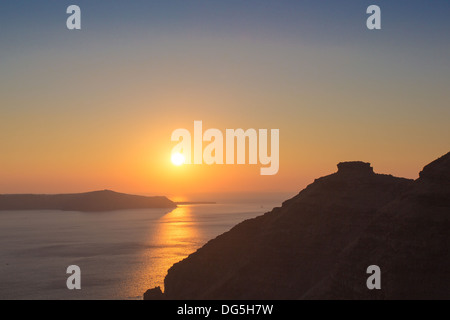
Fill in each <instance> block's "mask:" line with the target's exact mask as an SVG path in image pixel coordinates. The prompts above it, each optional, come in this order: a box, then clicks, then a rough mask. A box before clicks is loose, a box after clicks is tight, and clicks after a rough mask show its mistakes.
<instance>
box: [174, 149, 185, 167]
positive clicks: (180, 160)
mask: <svg viewBox="0 0 450 320" xmlns="http://www.w3.org/2000/svg"><path fill="white" fill-rule="evenodd" d="M171 160H172V163H173V164H174V165H176V166H181V165H182V164H184V162H185V160H186V159H185V158H184V156H183V155H182V154H181V153H179V152H175V153H174V154H172V158H171Z"/></svg>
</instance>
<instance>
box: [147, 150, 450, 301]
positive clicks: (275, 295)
mask: <svg viewBox="0 0 450 320" xmlns="http://www.w3.org/2000/svg"><path fill="white" fill-rule="evenodd" d="M370 265H377V266H379V267H380V269H381V290H369V289H368V288H367V286H366V281H367V278H368V276H369V275H368V274H367V272H366V270H367V267H368V266H370ZM449 270H450V153H448V154H446V155H445V156H443V157H441V158H439V159H437V160H435V161H433V162H432V163H430V164H429V165H427V166H425V167H424V169H423V170H422V171H421V172H420V176H419V178H418V179H417V180H409V179H403V178H396V177H393V176H391V175H382V174H376V173H374V172H373V169H372V167H371V166H370V164H369V163H364V162H358V161H357V162H344V163H340V164H338V171H337V172H336V173H334V174H331V175H328V176H325V177H322V178H319V179H316V180H315V181H314V183H312V184H310V185H309V186H308V187H306V188H305V189H304V190H302V191H301V192H300V193H299V194H298V195H297V196H295V197H293V198H292V199H290V200H287V201H285V202H284V203H283V204H282V207H279V208H274V209H273V210H272V211H270V212H268V213H266V214H264V215H262V216H259V217H256V218H254V219H250V220H246V221H244V222H242V223H240V224H238V225H236V226H235V227H234V228H232V229H231V230H230V231H228V232H226V233H224V234H222V235H220V236H218V237H217V238H215V239H213V240H211V241H209V242H208V243H207V244H205V245H204V246H203V247H202V248H200V249H198V250H197V251H196V252H195V253H193V254H191V255H190V256H189V257H187V258H186V259H184V260H182V261H180V262H178V263H176V264H174V265H173V266H172V267H171V268H170V269H169V271H168V274H167V276H166V278H165V280H164V286H165V292H164V293H163V292H162V291H161V289H160V287H156V288H154V289H150V290H148V291H147V292H146V293H145V294H144V299H152V300H158V299H175V300H192V299H233V300H234V299H250V300H251V299H448V298H449V297H450V286H449V284H450V272H449Z"/></svg>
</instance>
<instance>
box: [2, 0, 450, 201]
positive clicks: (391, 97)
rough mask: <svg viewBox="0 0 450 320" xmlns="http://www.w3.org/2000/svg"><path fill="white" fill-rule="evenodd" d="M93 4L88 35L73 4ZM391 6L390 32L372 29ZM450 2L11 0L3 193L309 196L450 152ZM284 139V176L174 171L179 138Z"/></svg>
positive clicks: (232, 169)
mask: <svg viewBox="0 0 450 320" xmlns="http://www.w3.org/2000/svg"><path fill="white" fill-rule="evenodd" d="M72 4H76V5H79V6H80V8H81V17H82V18H81V21H82V22H81V26H82V28H81V30H74V31H70V30H68V29H67V28H66V19H67V17H68V15H67V14H66V8H67V7H68V6H69V5H72ZM371 4H377V5H379V6H380V8H381V19H382V29H381V30H373V31H370V30H368V29H367V28H366V19H367V17H368V15H367V14H366V8H367V7H368V6H369V5H371ZM449 13H450V3H449V2H448V1H443V0H442V1H440V0H436V1H433V2H432V4H430V1H411V0H408V1H406V0H404V1H400V0H398V1H362V0H352V1H349V0H343V1H300V0H296V1H285V0H280V1H273V0H272V1H268V0H246V1H242V0H240V1H237V0H227V1H222V0H221V1H206V0H203V1H198V0H183V1H181V0H180V1H175V0H167V1H115V0H114V1H102V0H97V1H82V0H79V1H20V0H19V1H2V2H0V136H1V138H0V150H1V153H0V193H65V192H83V191H90V190H98V189H112V190H116V191H121V192H129V193H139V194H173V195H182V194H187V193H190V192H198V193H201V192H259V191H264V192H278V191H280V192H285V191H299V190H301V189H302V188H304V187H305V186H306V185H307V184H309V183H311V182H313V181H314V179H315V178H318V177H320V176H323V175H327V174H330V173H333V172H335V171H336V164H337V163H338V162H341V161H350V160H361V161H367V162H370V163H372V166H373V167H374V169H375V171H376V172H379V173H390V174H393V175H396V176H402V177H407V178H417V177H418V172H419V171H420V170H421V169H422V167H423V166H424V165H426V164H427V163H429V162H431V161H432V160H434V159H436V158H437V157H439V156H441V155H443V154H445V153H447V152H449V151H450V150H449V149H450V148H449V147H450V145H449V141H450V140H449V137H450V125H449V119H450V93H449V90H448V84H449V83H450V61H449V60H450V41H449V39H450V38H449V31H450V19H449V18H448V15H449ZM195 120H202V121H203V128H204V129H205V130H206V129H207V128H217V129H220V130H222V131H223V132H225V129H237V128H243V129H248V128H255V129H262V128H264V129H279V130H280V169H279V172H278V173H277V174H276V175H273V176H261V175H260V174H259V170H260V165H211V166H209V165H183V166H179V167H177V166H174V165H173V164H172V163H171V162H170V155H171V150H172V148H173V147H174V145H175V143H174V142H172V141H171V140H170V138H171V133H172V131H173V130H175V129H177V128H186V129H189V130H191V132H193V124H194V121H195Z"/></svg>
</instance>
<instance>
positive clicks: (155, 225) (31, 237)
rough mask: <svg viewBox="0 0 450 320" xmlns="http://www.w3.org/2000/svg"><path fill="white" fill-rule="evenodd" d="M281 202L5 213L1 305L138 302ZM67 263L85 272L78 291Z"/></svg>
mask: <svg viewBox="0 0 450 320" xmlns="http://www.w3.org/2000/svg"><path fill="white" fill-rule="evenodd" d="M280 204H281V200H280V201H277V202H273V203H268V202H265V203H263V205H262V204H261V202H259V203H243V202H241V203H225V204H214V205H188V206H179V207H178V208H176V209H174V210H172V211H170V210H164V209H144V210H122V211H113V212H102V213H98V212H63V211H13V212H10V211H0V246H1V247H0V299H141V298H142V295H143V293H144V292H145V290H147V289H149V288H153V287H155V286H161V287H163V285H164V277H165V275H166V274H167V270H168V269H169V268H170V266H172V265H173V264H174V263H176V262H178V261H180V260H181V259H183V258H185V257H187V256H188V255H189V254H190V253H192V252H194V251H195V250H196V249H198V248H199V247H201V246H202V245H203V244H205V243H206V242H207V241H208V240H210V239H212V238H215V237H216V236H218V235H219V234H221V233H223V232H225V231H227V230H229V229H230V228H231V227H232V226H234V225H236V224H237V223H239V222H241V221H243V220H246V219H249V218H253V217H255V216H258V215H261V214H262V213H264V212H267V211H270V210H271V209H272V207H275V206H279V205H280ZM69 265H78V266H79V267H80V268H81V275H82V277H81V286H82V289H81V290H68V289H67V287H66V280H67V277H68V276H69V275H67V274H66V269H67V267H68V266H69Z"/></svg>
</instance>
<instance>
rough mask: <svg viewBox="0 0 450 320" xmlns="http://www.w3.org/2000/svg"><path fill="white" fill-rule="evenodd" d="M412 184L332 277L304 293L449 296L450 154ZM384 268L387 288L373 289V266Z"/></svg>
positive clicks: (332, 296)
mask: <svg viewBox="0 0 450 320" xmlns="http://www.w3.org/2000/svg"><path fill="white" fill-rule="evenodd" d="M419 176H420V178H419V179H417V180H416V181H415V182H414V184H413V186H412V188H410V189H409V190H408V192H406V193H405V194H403V195H402V196H401V197H397V198H396V199H395V200H394V201H392V202H390V203H389V204H388V205H387V206H384V207H383V208H381V209H380V210H379V211H378V212H377V214H376V217H375V219H374V221H373V222H372V223H371V224H370V226H369V227H368V228H367V230H366V231H365V232H364V234H363V235H362V236H361V237H360V238H359V239H358V240H357V241H356V242H355V243H354V244H352V245H350V246H349V247H348V248H347V249H346V251H345V252H344V254H343V255H342V257H341V259H340V260H339V263H338V264H337V266H336V268H335V269H334V270H333V272H332V274H331V275H330V277H329V279H327V280H326V281H325V282H324V283H323V284H322V285H319V286H317V287H316V288H315V289H314V290H311V292H310V293H309V294H308V295H306V296H305V297H304V298H308V299H317V298H328V299H448V298H449V297H450V286H449V284H450V153H448V154H446V155H445V156H443V157H441V158H439V159H437V160H436V161H433V162H432V163H430V164H429V165H427V166H425V167H424V169H423V170H422V171H421V172H420V174H419ZM371 264H377V265H378V266H379V267H380V268H381V272H382V277H381V290H373V291H370V290H367V288H366V286H365V280H366V279H367V274H365V270H366V268H367V266H369V265H371Z"/></svg>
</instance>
